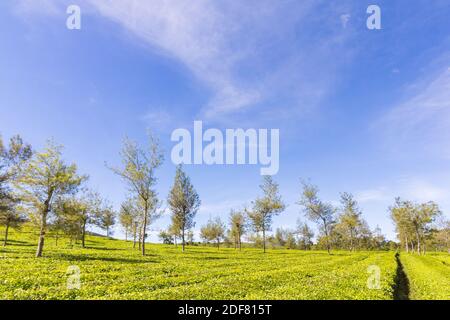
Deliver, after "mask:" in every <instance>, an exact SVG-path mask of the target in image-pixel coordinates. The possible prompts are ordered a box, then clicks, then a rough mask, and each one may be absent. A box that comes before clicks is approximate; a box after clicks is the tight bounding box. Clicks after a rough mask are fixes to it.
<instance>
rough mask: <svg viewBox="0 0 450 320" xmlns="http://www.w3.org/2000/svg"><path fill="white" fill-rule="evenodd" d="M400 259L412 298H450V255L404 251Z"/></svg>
mask: <svg viewBox="0 0 450 320" xmlns="http://www.w3.org/2000/svg"><path fill="white" fill-rule="evenodd" d="M400 260H401V262H402V264H403V268H404V271H405V273H406V276H407V278H408V280H409V291H410V293H409V297H410V299H418V300H428V299H433V300H436V299H440V300H450V255H449V254H448V253H427V254H426V255H425V256H418V255H415V254H407V253H402V254H401V255H400Z"/></svg>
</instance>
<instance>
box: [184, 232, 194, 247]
mask: <svg viewBox="0 0 450 320" xmlns="http://www.w3.org/2000/svg"><path fill="white" fill-rule="evenodd" d="M186 238H187V244H188V245H190V246H192V245H193V244H194V231H192V230H189V231H188V232H187V235H186Z"/></svg>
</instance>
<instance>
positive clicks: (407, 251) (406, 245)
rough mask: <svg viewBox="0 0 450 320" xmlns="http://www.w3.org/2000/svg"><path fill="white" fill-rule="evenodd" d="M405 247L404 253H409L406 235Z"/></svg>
mask: <svg viewBox="0 0 450 320" xmlns="http://www.w3.org/2000/svg"><path fill="white" fill-rule="evenodd" d="M405 247H406V253H409V245H408V236H406V235H405Z"/></svg>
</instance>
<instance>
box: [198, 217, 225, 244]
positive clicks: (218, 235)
mask: <svg viewBox="0 0 450 320" xmlns="http://www.w3.org/2000/svg"><path fill="white" fill-rule="evenodd" d="M200 237H201V238H202V239H203V240H204V241H205V242H211V241H215V242H216V243H217V247H218V248H219V246H220V242H221V241H222V240H223V239H224V238H225V224H224V223H223V222H222V220H220V218H218V217H217V218H215V219H213V220H209V221H208V223H207V224H206V225H205V226H203V227H202V228H201V229H200Z"/></svg>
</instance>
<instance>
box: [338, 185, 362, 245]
mask: <svg viewBox="0 0 450 320" xmlns="http://www.w3.org/2000/svg"><path fill="white" fill-rule="evenodd" d="M341 205H342V208H341V213H340V216H339V221H338V225H337V229H338V230H340V231H341V235H342V237H343V238H344V241H347V240H348V244H349V250H350V251H353V250H354V249H355V240H356V238H357V237H358V231H359V228H360V227H361V226H362V225H363V220H362V218H361V215H362V212H361V209H360V208H359V206H358V203H357V202H356V200H355V199H354V197H353V195H352V194H350V193H346V192H344V193H342V194H341Z"/></svg>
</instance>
